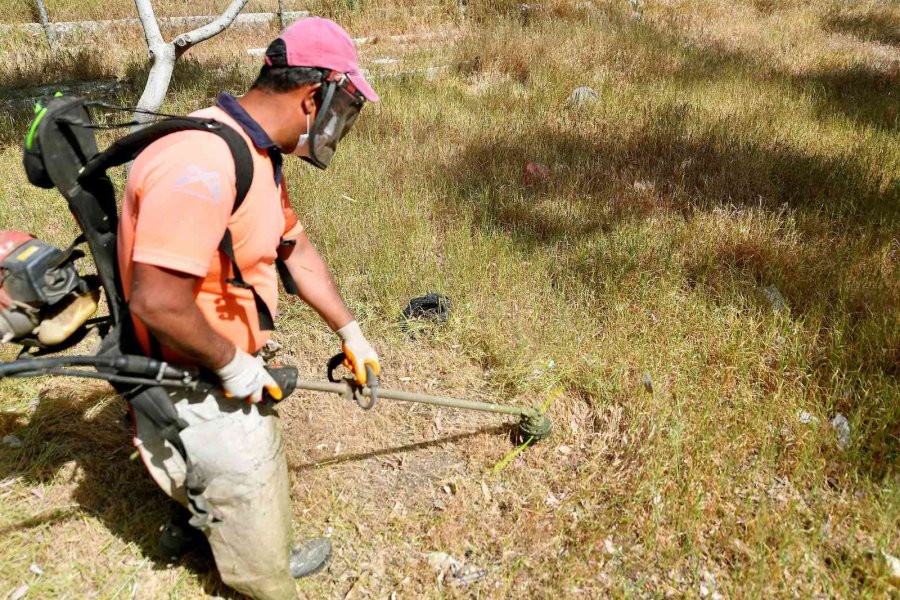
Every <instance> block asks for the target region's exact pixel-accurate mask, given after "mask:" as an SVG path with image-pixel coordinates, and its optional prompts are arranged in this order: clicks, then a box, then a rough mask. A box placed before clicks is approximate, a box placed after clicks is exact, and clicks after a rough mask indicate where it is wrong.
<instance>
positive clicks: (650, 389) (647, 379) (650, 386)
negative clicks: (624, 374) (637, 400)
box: [641, 371, 653, 394]
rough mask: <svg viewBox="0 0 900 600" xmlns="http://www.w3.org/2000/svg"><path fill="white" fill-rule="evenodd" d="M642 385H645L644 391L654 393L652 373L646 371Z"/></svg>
mask: <svg viewBox="0 0 900 600" xmlns="http://www.w3.org/2000/svg"><path fill="white" fill-rule="evenodd" d="M641 383H643V384H644V390H646V392H647V393H648V394H652V393H653V380H652V379H651V378H650V373H648V372H646V371H645V372H644V376H643V377H642V378H641Z"/></svg>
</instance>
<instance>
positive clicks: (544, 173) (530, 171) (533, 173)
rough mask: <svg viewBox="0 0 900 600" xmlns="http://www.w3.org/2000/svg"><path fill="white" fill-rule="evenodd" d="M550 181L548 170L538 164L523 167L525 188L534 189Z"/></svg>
mask: <svg viewBox="0 0 900 600" xmlns="http://www.w3.org/2000/svg"><path fill="white" fill-rule="evenodd" d="M548 181H550V168H549V167H546V166H544V165H542V164H540V163H536V162H529V163H528V164H527V165H525V171H524V173H523V182H524V184H525V187H535V186H537V185H540V184H543V183H546V182H548Z"/></svg>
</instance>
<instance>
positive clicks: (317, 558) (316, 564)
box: [290, 537, 331, 579]
mask: <svg viewBox="0 0 900 600" xmlns="http://www.w3.org/2000/svg"><path fill="white" fill-rule="evenodd" d="M330 558H331V540H329V539H328V538H321V537H317V538H312V539H311V540H308V541H306V542H304V543H303V545H302V546H300V547H298V548H294V549H293V550H291V559H290V565H291V575H292V576H293V577H294V579H300V578H301V577H306V576H308V575H314V574H316V573H318V572H319V571H321V570H322V569H324V568H325V565H327V564H328V560H329V559H330Z"/></svg>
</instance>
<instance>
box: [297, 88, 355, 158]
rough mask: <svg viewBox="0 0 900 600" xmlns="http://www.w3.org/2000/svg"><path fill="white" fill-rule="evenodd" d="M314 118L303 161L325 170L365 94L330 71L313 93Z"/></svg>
mask: <svg viewBox="0 0 900 600" xmlns="http://www.w3.org/2000/svg"><path fill="white" fill-rule="evenodd" d="M316 95H317V98H316V106H317V108H318V111H317V113H316V120H315V121H314V122H313V124H312V128H311V129H310V131H309V141H308V143H309V151H308V153H307V155H306V156H302V158H303V160H305V161H306V162H308V163H310V164H312V165H314V166H316V167H318V168H320V169H325V168H327V167H328V164H329V163H330V162H331V157H332V156H334V153H335V151H336V150H337V145H338V142H340V141H341V139H343V137H344V136H345V135H347V132H349V131H350V128H351V127H353V124H354V123H355V122H356V117H358V116H359V111H360V110H362V107H363V104H364V103H365V97H364V96H363V95H362V94H361V93H360V92H359V91H358V90H357V89H356V86H354V85H353V83H352V82H351V81H350V79H349V78H348V77H347V76H346V75H345V74H343V73H338V72H337V71H332V72H331V73H329V74H328V76H327V77H326V78H325V81H324V82H323V83H322V87H320V88H319V89H318V91H317V92H316Z"/></svg>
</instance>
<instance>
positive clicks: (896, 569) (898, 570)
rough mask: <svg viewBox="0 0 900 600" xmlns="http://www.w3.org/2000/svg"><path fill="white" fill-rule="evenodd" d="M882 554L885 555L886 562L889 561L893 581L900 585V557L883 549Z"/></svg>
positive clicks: (890, 575)
mask: <svg viewBox="0 0 900 600" xmlns="http://www.w3.org/2000/svg"><path fill="white" fill-rule="evenodd" d="M881 556H883V557H884V562H886V563H887V567H888V573H889V577H890V578H891V581H892V582H893V583H894V584H896V585H900V558H897V557H896V556H893V555H891V554H888V553H887V552H885V551H884V550H882V551H881Z"/></svg>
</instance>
